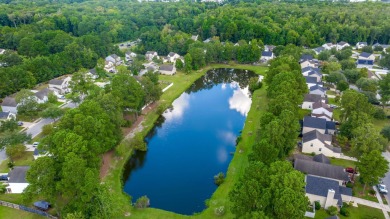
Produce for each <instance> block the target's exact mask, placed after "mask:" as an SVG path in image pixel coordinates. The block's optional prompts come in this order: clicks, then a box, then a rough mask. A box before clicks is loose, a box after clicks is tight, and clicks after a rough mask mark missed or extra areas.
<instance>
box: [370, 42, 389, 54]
mask: <svg viewBox="0 0 390 219" xmlns="http://www.w3.org/2000/svg"><path fill="white" fill-rule="evenodd" d="M378 46H380V47H382V48H383V52H386V49H387V48H389V47H390V45H385V44H379V43H375V44H374V45H372V48H373V49H375V48H376V47H378Z"/></svg>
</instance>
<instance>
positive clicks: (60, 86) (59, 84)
mask: <svg viewBox="0 0 390 219" xmlns="http://www.w3.org/2000/svg"><path fill="white" fill-rule="evenodd" d="M70 80H71V78H70V77H69V76H68V77H65V78H63V79H52V80H50V81H49V89H50V90H53V91H54V92H57V93H58V94H65V93H68V92H70V89H69V81H70Z"/></svg>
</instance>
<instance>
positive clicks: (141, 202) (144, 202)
mask: <svg viewBox="0 0 390 219" xmlns="http://www.w3.org/2000/svg"><path fill="white" fill-rule="evenodd" d="M149 205H150V200H149V198H148V197H147V196H146V195H144V196H142V197H140V198H138V199H137V201H136V202H135V207H136V208H147V207H149Z"/></svg>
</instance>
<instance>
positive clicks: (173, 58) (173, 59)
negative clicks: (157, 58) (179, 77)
mask: <svg viewBox="0 0 390 219" xmlns="http://www.w3.org/2000/svg"><path fill="white" fill-rule="evenodd" d="M178 58H180V55H179V54H177V53H174V52H170V53H169V54H168V56H167V60H168V61H169V62H172V63H175V62H176V60H177V59H178Z"/></svg>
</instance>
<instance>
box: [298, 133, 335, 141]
mask: <svg viewBox="0 0 390 219" xmlns="http://www.w3.org/2000/svg"><path fill="white" fill-rule="evenodd" d="M314 139H318V140H319V141H321V142H322V143H324V144H325V141H330V142H331V141H332V136H331V135H328V134H322V133H321V132H319V131H317V130H313V131H310V132H307V133H305V134H303V136H302V141H303V142H308V141H311V140H314Z"/></svg>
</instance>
